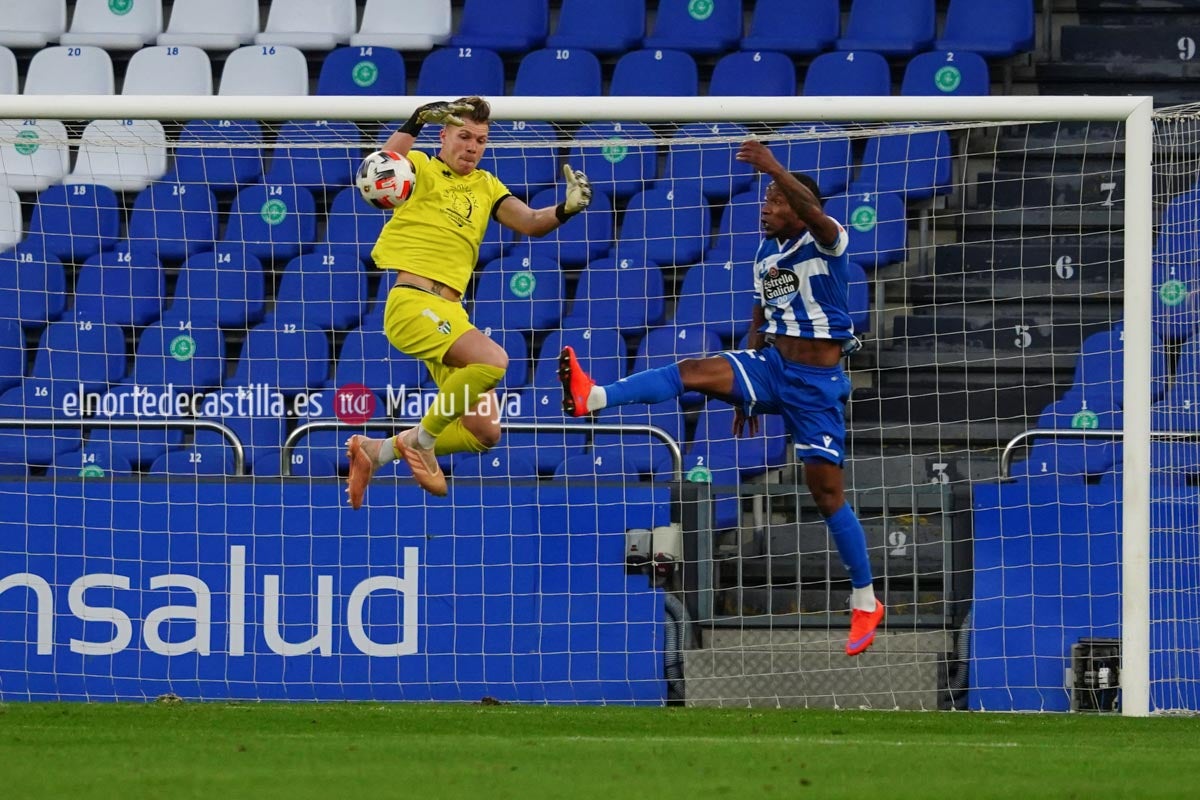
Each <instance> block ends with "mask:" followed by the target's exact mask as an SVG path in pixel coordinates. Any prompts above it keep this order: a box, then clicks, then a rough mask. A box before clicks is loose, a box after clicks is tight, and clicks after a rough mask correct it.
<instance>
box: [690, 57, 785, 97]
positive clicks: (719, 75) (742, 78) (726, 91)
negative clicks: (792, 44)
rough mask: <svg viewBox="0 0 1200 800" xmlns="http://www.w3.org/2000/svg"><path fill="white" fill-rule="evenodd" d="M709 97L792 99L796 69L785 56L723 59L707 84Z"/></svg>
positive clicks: (718, 62) (714, 69)
mask: <svg viewBox="0 0 1200 800" xmlns="http://www.w3.org/2000/svg"><path fill="white" fill-rule="evenodd" d="M708 94H709V96H710V97H739V96H741V97H746V96H755V97H793V96H794V95H795V94H796V65H795V63H793V61H792V59H791V58H789V57H788V56H786V55H784V54H783V53H773V52H769V51H768V52H762V51H758V50H755V51H752V52H750V51H747V52H739V53H729V54H727V55H724V56H721V59H720V60H719V61H717V65H716V66H715V67H714V68H713V74H712V80H711V81H709V84H708Z"/></svg>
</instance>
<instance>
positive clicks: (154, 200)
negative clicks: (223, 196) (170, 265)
mask: <svg viewBox="0 0 1200 800" xmlns="http://www.w3.org/2000/svg"><path fill="white" fill-rule="evenodd" d="M129 239H130V240H131V241H132V242H134V243H135V244H136V245H138V246H139V247H152V248H156V249H157V252H158V257H159V259H160V260H162V261H168V262H179V261H182V260H183V259H185V258H187V257H188V256H190V255H191V254H192V253H198V252H200V251H202V250H211V249H212V248H213V245H214V244H216V240H217V198H216V197H214V196H213V193H212V192H211V191H209V189H208V187H206V186H205V185H204V184H199V183H191V184H188V183H176V182H171V183H167V182H164V181H156V182H155V183H152V184H150V185H149V186H147V187H146V188H145V189H143V190H142V191H141V192H139V193H138V195H137V197H136V198H135V199H134V201H133V212H132V213H131V214H130V215H129Z"/></svg>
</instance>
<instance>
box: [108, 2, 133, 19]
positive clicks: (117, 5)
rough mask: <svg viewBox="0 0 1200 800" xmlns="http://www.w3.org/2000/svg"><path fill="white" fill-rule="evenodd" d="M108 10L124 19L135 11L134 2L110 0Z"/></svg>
mask: <svg viewBox="0 0 1200 800" xmlns="http://www.w3.org/2000/svg"><path fill="white" fill-rule="evenodd" d="M108 10H109V11H111V12H112V13H114V14H116V15H117V16H118V17H123V16H125V15H126V14H128V13H129V12H130V11H132V10H133V0H108Z"/></svg>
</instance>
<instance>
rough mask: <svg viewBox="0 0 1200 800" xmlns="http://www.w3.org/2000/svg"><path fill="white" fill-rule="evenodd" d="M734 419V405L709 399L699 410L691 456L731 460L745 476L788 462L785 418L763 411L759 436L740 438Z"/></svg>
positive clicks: (690, 450)
mask: <svg viewBox="0 0 1200 800" xmlns="http://www.w3.org/2000/svg"><path fill="white" fill-rule="evenodd" d="M733 418H734V410H733V406H729V405H726V404H725V403H721V402H716V401H714V402H710V403H709V405H708V407H707V408H705V409H704V410H703V411H702V412H701V413H700V418H699V420H698V421H697V423H696V432H695V435H694V436H693V437H692V444H691V445H690V446H689V447H688V455H689V456H699V455H705V456H707V457H708V458H709V459H717V458H719V459H726V460H729V461H732V462H733V463H734V464H737V468H738V472H739V473H741V475H742V477H743V478H749V477H752V476H754V475H759V474H761V473H763V472H766V471H768V470H771V469H776V468H778V467H781V466H783V465H784V464H785V463H787V446H788V437H787V433H786V432H785V430H784V427H783V417H780V416H778V415H777V414H763V415H762V419H761V421H760V429H759V434H758V436H754V437H751V436H750V435H749V434H747V435H746V436H744V437H742V438H740V439H739V438H736V437H734V435H733Z"/></svg>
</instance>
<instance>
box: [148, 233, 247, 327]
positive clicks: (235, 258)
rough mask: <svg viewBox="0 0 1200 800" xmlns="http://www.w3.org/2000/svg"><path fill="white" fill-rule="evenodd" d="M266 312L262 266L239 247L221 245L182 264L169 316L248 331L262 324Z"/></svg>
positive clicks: (237, 245)
mask: <svg viewBox="0 0 1200 800" xmlns="http://www.w3.org/2000/svg"><path fill="white" fill-rule="evenodd" d="M264 311H265V301H264V297H263V267H262V263H261V262H260V261H259V260H258V259H257V258H256V257H255V256H253V255H251V254H249V253H247V252H246V251H245V249H244V248H243V247H242V246H241V245H240V244H236V243H225V242H222V243H221V244H218V245H217V247H216V249H215V250H212V251H209V252H204V253H196V254H194V255H191V256H189V257H188V259H187V261H185V262H183V266H182V267H181V268H180V270H179V280H178V281H177V282H176V284H175V299H174V300H173V301H172V303H171V308H170V310H169V311H168V314H170V315H171V316H172V317H176V318H180V317H182V318H185V319H207V320H213V321H214V322H216V323H217V325H219V326H220V327H222V328H238V329H245V328H246V327H247V326H248V325H253V324H254V323H257V322H259V321H261V320H262V318H263V313H264Z"/></svg>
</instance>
